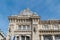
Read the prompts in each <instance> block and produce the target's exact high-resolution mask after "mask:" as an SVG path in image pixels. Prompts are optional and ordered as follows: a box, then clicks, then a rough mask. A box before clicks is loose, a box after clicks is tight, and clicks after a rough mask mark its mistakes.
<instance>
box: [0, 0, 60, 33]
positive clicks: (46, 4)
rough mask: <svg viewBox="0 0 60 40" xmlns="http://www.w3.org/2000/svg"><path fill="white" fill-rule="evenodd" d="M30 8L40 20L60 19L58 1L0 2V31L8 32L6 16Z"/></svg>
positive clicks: (14, 0)
mask: <svg viewBox="0 0 60 40" xmlns="http://www.w3.org/2000/svg"><path fill="white" fill-rule="evenodd" d="M26 8H30V9H31V10H32V11H33V12H37V14H38V15H39V16H41V19H42V20H48V19H60V0H0V29H1V30H2V31H3V32H4V33H5V34H6V33H7V31H8V25H9V24H8V23H9V21H8V16H10V15H15V14H19V13H20V11H21V10H24V9H26Z"/></svg>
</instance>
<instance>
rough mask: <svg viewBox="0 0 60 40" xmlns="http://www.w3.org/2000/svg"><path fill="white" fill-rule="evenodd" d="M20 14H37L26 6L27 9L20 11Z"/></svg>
mask: <svg viewBox="0 0 60 40" xmlns="http://www.w3.org/2000/svg"><path fill="white" fill-rule="evenodd" d="M20 15H24V16H31V15H37V13H36V12H32V11H31V10H30V9H29V8H27V9H25V10H23V11H21V12H20Z"/></svg>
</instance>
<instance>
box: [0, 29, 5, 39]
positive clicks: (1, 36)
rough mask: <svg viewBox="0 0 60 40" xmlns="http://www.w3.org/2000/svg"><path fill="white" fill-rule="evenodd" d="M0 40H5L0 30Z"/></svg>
mask: <svg viewBox="0 0 60 40" xmlns="http://www.w3.org/2000/svg"><path fill="white" fill-rule="evenodd" d="M0 40H6V39H5V35H4V33H3V32H2V31H1V30H0Z"/></svg>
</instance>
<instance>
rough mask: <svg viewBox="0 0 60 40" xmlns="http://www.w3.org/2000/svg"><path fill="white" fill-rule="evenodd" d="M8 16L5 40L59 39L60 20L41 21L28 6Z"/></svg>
mask: <svg viewBox="0 0 60 40" xmlns="http://www.w3.org/2000/svg"><path fill="white" fill-rule="evenodd" d="M8 18H9V28H8V29H9V31H8V34H7V37H6V40H60V20H46V21H42V20H41V19H40V16H39V15H37V13H36V12H32V11H31V10H30V9H28V8H27V9H25V10H23V11H21V12H20V14H19V15H12V16H9V17H8Z"/></svg>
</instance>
